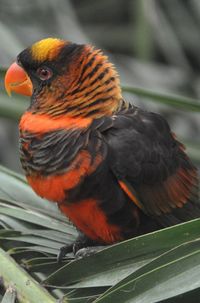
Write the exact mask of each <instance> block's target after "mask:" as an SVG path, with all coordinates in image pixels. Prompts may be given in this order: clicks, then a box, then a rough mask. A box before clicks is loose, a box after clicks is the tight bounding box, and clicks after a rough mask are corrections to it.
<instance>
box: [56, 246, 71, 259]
mask: <svg viewBox="0 0 200 303" xmlns="http://www.w3.org/2000/svg"><path fill="white" fill-rule="evenodd" d="M73 247H74V244H67V245H65V246H62V247H61V248H60V249H59V252H58V255H57V262H58V263H61V262H62V260H63V258H64V257H65V255H66V254H69V253H72V252H73Z"/></svg>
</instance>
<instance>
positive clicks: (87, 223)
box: [59, 199, 122, 244]
mask: <svg viewBox="0 0 200 303" xmlns="http://www.w3.org/2000/svg"><path fill="white" fill-rule="evenodd" d="M59 207H60V209H61V211H62V212H63V213H64V214H65V215H66V216H67V217H68V218H69V219H70V220H71V221H72V222H73V223H74V224H75V225H76V227H77V228H78V229H79V230H80V231H82V232H83V233H84V234H85V235H87V236H88V237H89V238H90V239H93V240H96V241H99V242H102V243H107V244H111V243H115V242H118V241H120V240H122V237H121V234H120V229H119V227H117V226H115V225H113V224H109V222H107V218H106V216H105V214H104V212H103V211H102V210H101V209H100V208H99V206H98V202H97V201H95V200H94V199H88V200H83V201H80V202H76V203H73V204H70V203H62V204H60V205H59Z"/></svg>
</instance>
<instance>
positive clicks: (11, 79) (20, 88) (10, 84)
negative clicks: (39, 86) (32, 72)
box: [5, 62, 33, 96]
mask: <svg viewBox="0 0 200 303" xmlns="http://www.w3.org/2000/svg"><path fill="white" fill-rule="evenodd" d="M5 88H6V91H7V93H8V95H9V96H10V95H11V92H12V91H14V92H15V93H17V94H22V95H25V96H31V95H32V93H33V85H32V82H31V80H30V78H29V77H28V75H27V73H26V72H25V71H24V70H23V68H22V67H20V66H19V65H18V64H17V63H16V62H14V63H13V64H11V66H10V67H9V69H8V70H7V72H6V75H5Z"/></svg>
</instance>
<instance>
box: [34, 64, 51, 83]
mask: <svg viewBox="0 0 200 303" xmlns="http://www.w3.org/2000/svg"><path fill="white" fill-rule="evenodd" d="M36 73H37V75H38V77H39V78H40V79H41V80H48V79H50V78H51V77H52V75H53V72H52V70H51V69H50V68H48V67H39V68H38V69H37V72H36Z"/></svg>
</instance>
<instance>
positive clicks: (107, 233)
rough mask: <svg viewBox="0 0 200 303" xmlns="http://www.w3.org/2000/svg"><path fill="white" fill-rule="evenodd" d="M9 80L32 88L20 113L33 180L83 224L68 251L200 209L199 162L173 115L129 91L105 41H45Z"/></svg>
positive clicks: (25, 161) (25, 160) (21, 58)
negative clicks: (135, 100) (134, 99)
mask: <svg viewBox="0 0 200 303" xmlns="http://www.w3.org/2000/svg"><path fill="white" fill-rule="evenodd" d="M5 88H6V90H7V92H8V94H11V92H15V93H18V94H22V95H26V96H29V97H30V105H29V107H28V108H27V110H26V111H25V112H24V113H23V115H22V117H21V120H20V122H19V134H20V139H19V146H20V160H21V164H22V168H23V170H24V172H25V175H26V178H27V181H28V183H29V185H30V186H31V187H32V189H33V190H34V191H35V192H36V194H37V195H39V196H40V197H42V198H46V199H48V200H49V201H52V202H55V203H57V205H58V207H59V209H60V210H61V212H62V213H63V214H64V215H65V216H66V217H67V218H68V219H69V220H70V221H71V222H72V223H73V224H74V225H75V226H76V228H77V230H78V231H79V235H78V237H77V239H76V240H75V241H74V243H72V244H70V245H65V246H64V247H61V249H60V251H59V253H58V260H62V259H63V258H64V256H65V255H66V254H67V253H69V252H73V253H74V254H75V253H76V252H77V251H79V250H80V249H82V248H86V247H94V246H98V245H111V244H114V243H117V242H121V241H123V240H126V239H130V238H132V237H136V236H138V235H142V234H146V233H149V232H152V231H155V230H158V229H162V228H165V227H168V226H172V225H175V224H179V223H181V222H185V221H188V220H191V219H194V218H198V217H200V204H199V197H198V183H199V182H198V172H197V168H196V167H195V166H194V164H193V163H192V162H191V160H190V159H189V157H188V155H187V154H186V150H185V147H184V145H183V144H182V143H181V142H179V141H178V139H177V137H176V135H175V133H174V132H173V131H172V130H171V129H170V127H169V124H168V123H167V121H166V120H165V118H164V117H162V116H161V115H160V114H158V113H154V112H150V111H146V110H144V109H142V108H139V107H137V106H135V105H133V104H130V103H129V102H127V101H126V100H125V99H124V98H123V96H122V90H121V85H120V79H119V75H118V73H117V71H116V68H115V66H114V65H113V64H112V63H111V62H110V61H109V59H108V57H107V56H106V55H105V54H104V53H103V52H102V51H101V50H100V49H97V48H95V47H93V46H92V45H90V44H77V43H73V42H70V41H65V40H62V39H58V38H45V39H42V40H40V41H37V42H35V43H33V44H32V45H31V46H29V47H28V48H26V49H25V50H23V51H22V52H21V53H20V54H19V55H18V56H17V59H16V61H15V62H14V63H13V64H11V66H10V67H9V69H8V70H7V72H6V76H5Z"/></svg>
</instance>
